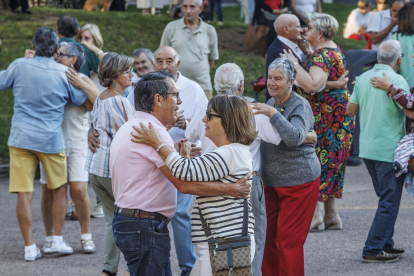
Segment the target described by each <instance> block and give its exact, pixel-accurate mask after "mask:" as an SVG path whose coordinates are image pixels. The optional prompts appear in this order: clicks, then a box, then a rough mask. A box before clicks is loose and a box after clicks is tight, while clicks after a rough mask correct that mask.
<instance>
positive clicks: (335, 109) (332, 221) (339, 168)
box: [285, 13, 354, 231]
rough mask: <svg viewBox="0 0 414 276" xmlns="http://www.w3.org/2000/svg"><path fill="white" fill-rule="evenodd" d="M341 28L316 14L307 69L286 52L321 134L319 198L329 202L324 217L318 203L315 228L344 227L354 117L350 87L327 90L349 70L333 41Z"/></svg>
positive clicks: (307, 38) (308, 37) (308, 36)
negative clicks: (349, 110) (342, 203)
mask: <svg viewBox="0 0 414 276" xmlns="http://www.w3.org/2000/svg"><path fill="white" fill-rule="evenodd" d="M337 31H338V21H337V20H336V19H335V18H334V17H332V16H330V15H328V14H323V13H315V14H313V16H312V20H311V21H310V22H309V24H308V30H307V33H306V35H305V42H306V41H307V42H309V43H308V45H309V47H308V50H307V51H306V52H307V53H308V56H310V58H309V60H308V61H307V63H306V64H305V69H304V68H302V67H301V66H300V65H298V61H297V59H296V58H295V57H294V56H293V55H292V53H290V52H289V53H287V52H286V53H285V54H286V56H287V57H288V58H290V59H291V60H292V61H293V62H294V63H295V64H297V65H296V66H295V67H296V70H297V71H298V73H297V77H296V80H297V82H298V84H299V86H300V87H297V91H298V93H299V94H300V95H301V96H302V97H304V98H306V99H307V100H308V101H309V103H310V105H311V107H312V110H313V115H314V117H315V132H316V133H317V135H318V143H317V145H316V154H317V155H318V158H319V161H320V163H321V179H320V188H319V201H320V202H324V203H325V204H324V208H325V217H324V218H322V215H321V210H320V209H321V205H320V204H318V205H317V207H316V210H315V214H314V218H313V221H312V225H311V229H310V230H311V231H322V230H324V229H335V230H340V229H342V221H341V219H340V217H339V215H338V212H337V201H336V199H337V198H342V190H343V185H344V176H345V169H346V163H347V160H348V158H349V154H350V149H351V142H352V133H353V129H354V118H353V117H348V116H347V114H346V105H347V103H348V100H349V93H348V91H347V90H346V89H323V88H324V87H325V85H326V82H327V81H336V80H338V79H339V78H340V77H341V76H342V75H343V74H344V73H345V61H344V56H343V54H342V52H341V49H340V48H339V47H338V46H337V45H336V44H335V43H334V42H333V41H332V39H333V37H334V36H335V34H336V32H337ZM311 48H312V49H315V50H311ZM321 89H322V90H321ZM318 91H320V92H318Z"/></svg>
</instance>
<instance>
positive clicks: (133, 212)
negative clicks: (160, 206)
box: [115, 206, 170, 224]
mask: <svg viewBox="0 0 414 276" xmlns="http://www.w3.org/2000/svg"><path fill="white" fill-rule="evenodd" d="M115 213H118V214H121V215H123V216H124V217H130V218H136V217H139V218H142V219H153V220H158V221H165V222H166V223H167V224H168V223H169V222H170V219H169V218H167V217H166V216H164V215H161V214H160V213H150V212H145V211H142V210H140V209H127V208H120V207H118V206H115Z"/></svg>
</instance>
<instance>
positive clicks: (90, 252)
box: [82, 249, 96, 254]
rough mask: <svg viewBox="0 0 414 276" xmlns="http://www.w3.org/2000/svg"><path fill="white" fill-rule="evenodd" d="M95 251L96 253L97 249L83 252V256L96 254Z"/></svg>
mask: <svg viewBox="0 0 414 276" xmlns="http://www.w3.org/2000/svg"><path fill="white" fill-rule="evenodd" d="M95 251H96V249H95V250H84V251H82V253H83V254H92V253H95Z"/></svg>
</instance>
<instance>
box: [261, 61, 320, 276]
mask: <svg viewBox="0 0 414 276" xmlns="http://www.w3.org/2000/svg"><path fill="white" fill-rule="evenodd" d="M295 76H296V69H295V65H294V63H293V62H292V61H291V60H289V59H287V58H278V59H276V60H275V61H273V62H272V63H271V64H270V66H269V70H268V76H267V88H268V91H269V93H270V95H271V96H272V98H271V99H270V100H269V101H268V102H267V104H263V103H258V104H254V108H255V109H257V111H256V114H264V115H266V116H268V117H269V118H270V122H271V123H272V125H273V127H274V128H275V129H276V130H277V132H278V133H279V135H280V137H281V139H282V141H281V142H280V144H278V145H274V144H270V143H266V142H264V141H262V143H261V146H260V151H261V155H262V158H261V167H260V177H261V178H262V180H263V182H264V184H265V188H264V190H265V198H266V213H267V234H266V245H265V250H264V256H263V264H262V273H263V275H264V276H269V275H271V276H275V275H279V276H286V275H295V276H298V275H304V256H303V245H304V244H305V241H306V237H307V235H308V231H309V226H310V224H311V221H312V214H313V211H314V209H315V206H316V202H317V199H318V191H319V176H320V173H321V169H320V164H319V161H318V158H317V156H316V153H315V146H314V145H313V144H304V143H303V142H304V141H305V138H306V135H307V134H308V133H309V132H311V131H312V130H313V122H314V119H313V114H312V109H311V107H310V105H309V103H308V101H307V100H305V99H304V98H302V97H301V96H299V95H298V94H296V93H295V92H293V91H292V86H293V83H294V81H295Z"/></svg>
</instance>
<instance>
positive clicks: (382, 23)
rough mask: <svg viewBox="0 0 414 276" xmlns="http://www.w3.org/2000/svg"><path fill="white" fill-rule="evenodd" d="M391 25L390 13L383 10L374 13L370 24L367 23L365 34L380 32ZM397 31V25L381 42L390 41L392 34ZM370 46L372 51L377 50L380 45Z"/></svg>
mask: <svg viewBox="0 0 414 276" xmlns="http://www.w3.org/2000/svg"><path fill="white" fill-rule="evenodd" d="M390 24H391V11H390V10H385V11H380V12H375V13H374V14H373V15H372V18H371V22H370V23H369V26H368V29H367V33H370V32H377V33H379V32H381V31H383V30H384V29H385V28H387V27H388V26H389V25H390ZM397 30H398V25H395V26H394V28H392V30H391V32H389V33H388V35H387V36H386V37H385V38H384V40H383V41H381V42H384V41H387V40H391V39H392V34H393V33H395V32H396V31H397ZM381 42H380V43H378V44H372V50H378V47H379V45H380V44H381Z"/></svg>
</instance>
